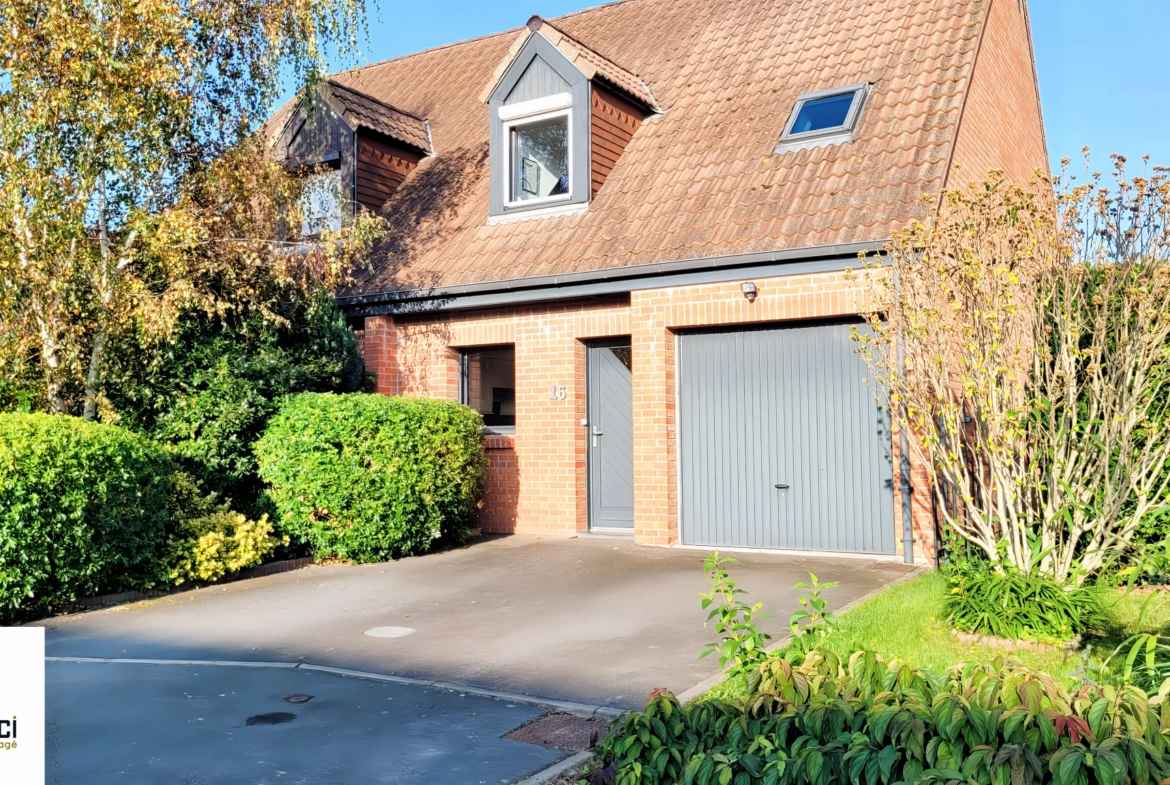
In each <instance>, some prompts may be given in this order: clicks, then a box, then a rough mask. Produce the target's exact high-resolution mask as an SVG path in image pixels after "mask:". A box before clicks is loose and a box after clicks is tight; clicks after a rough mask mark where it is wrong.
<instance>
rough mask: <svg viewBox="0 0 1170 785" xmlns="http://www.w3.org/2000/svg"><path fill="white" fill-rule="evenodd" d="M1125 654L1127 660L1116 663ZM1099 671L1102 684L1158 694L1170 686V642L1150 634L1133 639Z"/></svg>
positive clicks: (1120, 648)
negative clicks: (1117, 683) (1112, 684)
mask: <svg viewBox="0 0 1170 785" xmlns="http://www.w3.org/2000/svg"><path fill="white" fill-rule="evenodd" d="M1122 654H1124V655H1125V659H1124V660H1123V661H1117V658H1118V657H1119V655H1122ZM1118 668H1120V669H1119V670H1118ZM1100 671H1101V676H1102V679H1103V680H1110V679H1111V680H1112V681H1115V682H1120V683H1121V684H1131V685H1134V686H1136V687H1140V688H1142V689H1143V690H1148V691H1158V690H1159V689H1161V688H1162V687H1163V686H1164V685H1166V684H1167V683H1168V682H1170V638H1166V637H1164V636H1161V635H1153V634H1150V633H1148V632H1140V633H1138V634H1137V635H1131V636H1130V637H1128V638H1126V639H1125V640H1124V641H1122V642H1121V644H1119V645H1118V646H1117V648H1116V649H1114V650H1113V653H1112V654H1110V655H1109V657H1108V658H1107V659H1106V660H1105V662H1104V663H1102V664H1101V667H1100Z"/></svg>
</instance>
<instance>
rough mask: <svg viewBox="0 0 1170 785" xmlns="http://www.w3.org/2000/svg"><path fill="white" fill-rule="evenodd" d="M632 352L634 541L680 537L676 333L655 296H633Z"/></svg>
mask: <svg viewBox="0 0 1170 785" xmlns="http://www.w3.org/2000/svg"><path fill="white" fill-rule="evenodd" d="M631 298H632V299H631V309H630V310H631V313H630V327H631V333H632V335H631V343H632V344H633V355H634V539H635V541H637V542H641V543H646V544H652V545H669V544H670V543H673V542H675V541H676V540H677V539H678V516H677V506H676V499H675V483H674V471H675V468H674V414H675V413H674V408H675V406H674V335H673V333H671V332H670V330H668V329H667V328H666V324H665V321H664V320H663V315H662V310H661V309H657V310H655V309H654V307H653V305H654V303H653V296H652V295H651V294H649V293H648V294H641V293H638V292H635V293H633V294H632V295H631Z"/></svg>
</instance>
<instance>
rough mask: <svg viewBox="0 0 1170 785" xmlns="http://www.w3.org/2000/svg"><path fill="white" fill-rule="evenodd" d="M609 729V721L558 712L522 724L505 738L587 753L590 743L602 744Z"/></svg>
mask: <svg viewBox="0 0 1170 785" xmlns="http://www.w3.org/2000/svg"><path fill="white" fill-rule="evenodd" d="M607 732H609V721H608V720H603V719H598V718H596V717H578V716H577V715H575V714H566V713H565V712H562V711H558V712H554V713H552V714H546V715H544V716H543V717H541V718H540V719H537V720H533V721H532V722H530V723H528V724H527V725H521V726H520V727H519V728H517V729H516V730H514V731H512V732H511V733H509V734H507V735H505V736H504V738H505V739H511V740H513V741H522V742H524V743H525V744H539V745H540V746H542V747H552V748H554V749H558V750H565V751H567V752H584V751H585V750H587V749H589V748H590V743H591V742H593V743H600V742H601V740H602V739H604V738H605V734H606V733H607ZM594 734H597V735H596V737H595V736H594Z"/></svg>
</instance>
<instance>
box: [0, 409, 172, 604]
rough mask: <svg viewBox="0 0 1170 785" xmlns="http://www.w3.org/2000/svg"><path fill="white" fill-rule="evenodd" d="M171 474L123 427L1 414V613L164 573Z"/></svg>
mask: <svg viewBox="0 0 1170 785" xmlns="http://www.w3.org/2000/svg"><path fill="white" fill-rule="evenodd" d="M173 471H174V468H173V466H172V463H171V460H170V459H169V458H168V457H167V455H166V453H165V452H164V451H163V450H162V448H161V447H159V446H157V445H156V444H154V443H153V442H151V441H149V440H148V439H145V438H143V437H142V436H139V435H137V434H134V433H132V432H130V431H127V430H125V429H123V428H118V427H116V426H112V425H102V424H98V423H92V422H86V421H84V420H81V419H79V418H76V417H68V416H62V415H58V416H50V415H45V414H4V415H0V618H13V617H16V616H18V615H20V614H21V613H24V612H35V611H45V610H47V609H49V608H52V607H53V606H56V605H60V604H62V603H66V602H69V601H70V600H73V599H76V598H78V597H86V596H90V595H95V594H99V593H101V592H104V591H119V590H123V589H130V588H144V587H149V586H151V585H153V584H154V583H155V582H157V581H159V580H161V579H162V577H163V576H162V574H161V572H160V561H159V555H160V553H161V550H162V547H163V545H164V543H165V538H166V528H167V524H168V522H169V513H168V493H169V490H170V484H171V475H172V473H173Z"/></svg>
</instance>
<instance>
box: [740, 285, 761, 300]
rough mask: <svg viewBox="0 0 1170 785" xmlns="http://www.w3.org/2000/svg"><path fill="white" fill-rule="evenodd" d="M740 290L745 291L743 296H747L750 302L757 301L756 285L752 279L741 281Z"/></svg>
mask: <svg viewBox="0 0 1170 785" xmlns="http://www.w3.org/2000/svg"><path fill="white" fill-rule="evenodd" d="M739 290H740V291H741V292H743V296H744V297H746V298H747V301H748V302H749V303H754V302H755V301H756V291H757V290H756V285H755V284H754V283H752V282H751V281H748V282H746V283H741V284H740V285H739Z"/></svg>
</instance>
